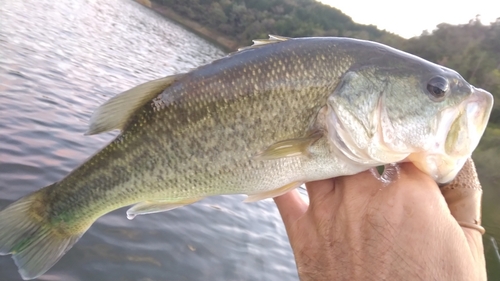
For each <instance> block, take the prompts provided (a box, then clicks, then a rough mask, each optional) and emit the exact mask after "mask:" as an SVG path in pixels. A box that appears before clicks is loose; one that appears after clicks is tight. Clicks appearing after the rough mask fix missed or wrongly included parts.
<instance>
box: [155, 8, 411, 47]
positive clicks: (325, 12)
mask: <svg viewBox="0 0 500 281" xmlns="http://www.w3.org/2000/svg"><path fill="white" fill-rule="evenodd" d="M151 1H152V3H153V6H155V5H154V4H157V5H156V6H158V5H162V6H164V7H166V8H168V9H170V10H172V11H173V12H175V13H177V14H178V15H180V16H183V17H185V18H187V19H189V20H191V21H194V22H196V23H198V24H200V25H201V26H203V27H206V28H208V29H212V30H213V31H216V32H219V33H220V34H222V35H224V36H225V37H227V38H228V39H230V40H232V41H234V42H236V43H235V45H237V46H247V45H250V44H251V40H252V39H256V38H266V37H267V35H268V34H278V35H281V36H288V37H303V36H345V37H354V38H360V39H367V40H373V41H379V42H384V43H386V44H388V45H393V46H395V45H400V44H402V42H404V40H405V39H403V38H402V37H400V36H397V35H395V34H392V33H389V32H387V31H382V30H379V29H377V28H376V27H375V26H373V25H362V24H357V23H355V22H353V21H352V19H351V18H350V17H349V16H347V15H345V14H344V13H342V12H341V11H340V10H338V9H335V8H332V7H330V6H327V5H324V4H322V3H319V2H317V1H314V0H151ZM174 20H175V19H174Z"/></svg>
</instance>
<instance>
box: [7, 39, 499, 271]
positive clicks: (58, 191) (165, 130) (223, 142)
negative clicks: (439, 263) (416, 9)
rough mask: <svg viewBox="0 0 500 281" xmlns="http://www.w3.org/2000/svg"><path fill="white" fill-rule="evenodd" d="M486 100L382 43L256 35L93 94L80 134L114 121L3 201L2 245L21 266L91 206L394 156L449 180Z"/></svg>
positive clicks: (102, 209) (302, 175)
mask: <svg viewBox="0 0 500 281" xmlns="http://www.w3.org/2000/svg"><path fill="white" fill-rule="evenodd" d="M436 77H437V78H436ZM431 79H434V80H431ZM436 79H437V80H436ZM440 79H441V80H443V81H445V82H446V83H447V85H448V86H449V87H448V88H449V90H447V91H448V92H447V93H446V97H445V98H443V99H437V98H436V97H434V96H433V94H435V93H433V92H432V91H431V90H432V89H435V87H436V86H435V85H434V84H432V82H431V81H441V80H440ZM443 83H444V82H443ZM441 84H442V83H441ZM429 85H430V86H429ZM432 87H434V88H432ZM448 88H447V89H448ZM429 89H431V90H429ZM492 103H493V100H492V98H491V94H489V93H487V92H485V91H483V90H480V89H475V88H474V87H472V86H470V85H469V84H467V82H465V81H464V80H463V78H461V77H460V76H459V75H458V74H457V73H456V72H454V71H452V70H449V69H446V68H444V67H441V66H438V65H435V64H432V63H430V62H427V61H424V60H422V59H420V58H417V57H415V56H412V55H409V54H406V53H403V52H401V51H398V50H395V49H392V48H390V47H387V46H384V45H381V44H378V43H373V42H368V41H362V40H354V39H348V38H297V39H288V38H284V37H279V36H271V37H270V39H268V40H257V41H255V45H254V46H251V47H248V48H244V49H243V50H241V51H239V52H236V53H234V54H230V55H229V56H227V57H225V58H222V59H220V60H217V61H214V62H212V63H210V64H207V65H205V66H201V67H199V68H197V69H194V70H192V71H190V72H188V73H185V74H177V75H173V76H169V77H165V78H160V79H157V80H154V81H150V82H147V83H144V84H142V85H139V86H137V87H134V88H132V89H131V90H128V91H126V92H124V93H122V94H120V95H117V96H115V97H113V98H111V99H110V100H109V101H107V102H106V103H104V104H103V105H102V106H101V107H99V108H98V109H97V110H96V112H95V113H94V114H93V116H92V118H91V124H90V128H89V131H88V132H87V134H96V133H100V132H105V131H109V130H113V129H120V130H121V134H120V135H119V136H118V137H117V138H116V139H115V140H113V141H112V142H111V143H110V144H108V145H107V146H106V147H104V148H103V149H102V150H101V151H99V152H98V153H96V154H95V155H94V156H92V157H90V158H89V159H88V160H87V161H86V162H85V163H83V164H82V165H81V166H79V167H78V168H76V169H75V170H73V171H72V172H71V173H70V174H69V175H67V176H66V177H65V178H63V179H62V180H60V181H59V182H56V183H54V184H52V185H49V186H47V187H45V188H42V189H40V190H38V191H36V192H34V193H32V194H30V195H27V196H26V197H23V198H21V199H20V200H18V201H16V202H14V203H12V204H11V205H10V206H8V207H7V208H6V209H4V210H3V211H1V212H0V254H13V258H14V261H15V262H16V264H17V265H18V267H19V269H20V273H21V276H22V277H23V278H25V279H30V278H35V277H37V276H39V275H41V274H43V273H44V272H45V271H47V270H48V269H49V268H50V267H51V266H52V265H53V264H55V263H56V262H57V261H58V260H59V258H61V257H62V255H63V254H64V253H65V252H66V251H67V250H69V249H70V248H71V246H72V245H73V244H74V243H75V242H76V241H77V240H78V239H79V238H80V237H81V235H83V233H85V231H86V230H87V229H88V228H89V227H90V226H91V225H92V223H93V222H94V221H95V220H96V219H97V218H99V217H100V216H102V215H105V214H106V213H108V212H110V211H113V210H115V209H118V208H121V207H124V206H128V205H132V204H136V205H134V206H133V207H132V208H131V209H129V210H128V211H127V216H128V217H129V218H133V217H135V216H136V215H142V214H148V213H155V212H161V211H166V210H171V209H173V208H176V207H180V206H183V205H186V204H191V203H194V202H196V201H198V200H200V199H202V198H204V197H207V196H212V195H220V194H247V195H248V199H247V201H256V200H260V199H265V198H271V197H275V196H278V195H280V194H283V193H285V192H287V191H289V190H291V189H293V188H296V187H297V186H299V185H300V184H302V183H304V182H308V181H313V180H320V179H325V178H331V177H336V176H342V175H351V174H355V173H358V172H361V171H364V170H368V169H370V168H374V167H376V166H379V165H385V164H391V163H397V162H402V161H412V162H414V163H415V164H416V166H417V167H419V168H420V169H421V170H422V171H424V172H426V173H427V174H429V175H430V176H432V177H433V178H434V179H435V180H436V181H438V182H442V181H447V180H449V179H452V178H453V177H454V175H456V173H458V171H459V170H460V169H461V166H462V165H463V163H464V162H465V159H467V158H468V157H470V155H471V153H472V151H473V149H474V148H475V146H476V145H477V142H478V141H479V138H480V137H481V135H482V133H483V132H484V129H485V126H486V123H487V119H488V117H489V114H490V111H491V106H492ZM470 105H474V106H475V107H474V106H470ZM465 108H471V109H470V110H468V111H467V113H466V114H458V113H459V112H464V109H465ZM469 111H470V112H469ZM452 124H453V126H452ZM463 128H467V129H463ZM469 128H476V129H474V130H472V129H469ZM449 131H450V134H448V132H449ZM448 135H450V137H448ZM445 143H446V149H444V146H445ZM447 151H451V152H453V155H451V154H450V155H448V154H447Z"/></svg>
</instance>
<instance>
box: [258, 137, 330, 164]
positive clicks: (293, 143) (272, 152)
mask: <svg viewBox="0 0 500 281" xmlns="http://www.w3.org/2000/svg"><path fill="white" fill-rule="evenodd" d="M321 136H322V134H321V133H320V132H317V133H314V134H311V135H309V136H307V137H305V138H299V139H289V140H284V141H280V142H277V143H274V144H272V145H271V146H269V147H268V148H266V150H264V151H263V152H262V153H260V154H258V155H257V156H256V159H259V160H272V159H279V158H284V157H294V156H301V155H303V156H307V155H309V152H308V148H309V146H311V145H312V144H313V143H314V142H316V141H317V140H318V139H320V138H321Z"/></svg>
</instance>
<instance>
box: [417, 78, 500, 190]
mask: <svg viewBox="0 0 500 281" xmlns="http://www.w3.org/2000/svg"><path fill="white" fill-rule="evenodd" d="M471 91H472V94H471V95H470V96H468V97H467V98H465V99H464V100H463V101H462V102H461V103H460V104H459V105H458V106H456V107H455V108H447V109H444V110H443V111H442V113H441V116H440V118H439V119H438V120H437V121H438V122H439V123H440V126H439V127H438V128H437V138H436V141H437V142H436V143H439V144H441V145H439V146H436V147H433V148H431V149H430V150H429V151H427V152H424V153H423V154H427V156H424V157H422V156H423V155H421V156H420V157H422V158H420V157H419V156H417V155H413V156H412V157H411V158H413V159H415V160H416V159H418V158H420V161H422V163H420V165H424V166H426V167H422V168H424V170H427V171H426V172H427V173H429V174H430V175H431V176H432V177H433V178H434V179H435V180H436V182H438V183H446V182H450V181H452V180H453V179H454V178H455V176H456V175H457V174H458V172H459V171H460V170H461V169H462V167H463V165H464V163H465V161H466V160H467V158H469V157H471V155H472V152H473V151H474V150H475V149H476V147H477V145H478V144H479V141H480V140H481V137H482V136H483V134H484V132H485V130H486V126H487V125H488V119H489V116H490V114H491V110H492V108H493V95H492V94H491V93H489V92H487V91H485V90H483V89H479V88H475V87H473V86H471ZM444 118H446V119H447V120H443V119H444ZM455 123H457V124H459V128H460V130H459V132H457V131H452V128H453V127H454V125H455ZM462 130H463V131H462ZM457 133H459V134H465V139H464V136H463V135H462V136H460V139H459V140H453V139H452V140H453V142H452V143H451V145H452V147H447V141H448V140H449V138H450V137H452V136H450V135H451V134H457ZM432 162H436V163H440V164H439V165H432V164H431V163H432ZM424 163H426V164H424Z"/></svg>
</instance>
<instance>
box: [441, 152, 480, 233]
mask: <svg viewBox="0 0 500 281" xmlns="http://www.w3.org/2000/svg"><path fill="white" fill-rule="evenodd" d="M441 193H442V194H443V196H444V198H445V200H446V203H447V204H448V208H449V209H450V212H451V215H452V216H453V217H454V218H455V219H456V220H457V222H458V224H460V226H462V227H467V228H471V229H475V230H477V231H479V232H480V233H481V234H484V228H483V227H482V226H481V197H482V195H483V190H482V188H481V184H480V183H479V179H478V177H477V173H476V167H475V166H474V162H473V161H472V159H471V158H469V159H467V161H466V162H465V164H464V167H463V168H462V170H461V171H460V172H459V173H458V175H457V176H456V178H455V179H454V180H453V181H452V182H451V183H449V184H447V185H445V186H443V187H442V188H441Z"/></svg>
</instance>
